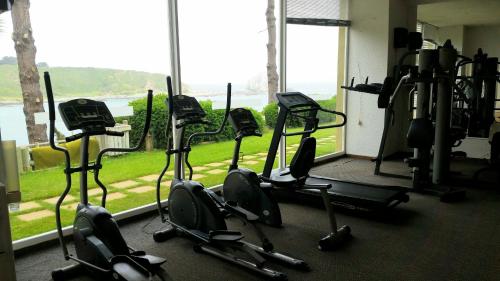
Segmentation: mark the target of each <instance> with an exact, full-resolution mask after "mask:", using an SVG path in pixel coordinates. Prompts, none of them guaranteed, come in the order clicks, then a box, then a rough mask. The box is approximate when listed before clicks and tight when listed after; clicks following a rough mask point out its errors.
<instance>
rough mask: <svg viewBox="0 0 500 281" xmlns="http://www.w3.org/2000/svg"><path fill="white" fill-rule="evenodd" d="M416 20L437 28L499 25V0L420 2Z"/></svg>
mask: <svg viewBox="0 0 500 281" xmlns="http://www.w3.org/2000/svg"><path fill="white" fill-rule="evenodd" d="M419 3H420V5H418V16H417V18H418V20H419V21H422V22H426V23H429V24H432V25H435V26H438V27H442V26H453V25H467V26H477V25H495V24H500V0H458V1H452V0H448V1H429V0H427V1H420V2H419Z"/></svg>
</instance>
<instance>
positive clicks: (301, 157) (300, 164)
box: [263, 137, 316, 189]
mask: <svg viewBox="0 0 500 281" xmlns="http://www.w3.org/2000/svg"><path fill="white" fill-rule="evenodd" d="M315 156H316V139H315V138H313V137H307V138H303V139H302V141H301V142H300V145H299V147H298V149H297V152H296V153H295V155H294V156H293V158H292V161H291V162H290V167H288V168H287V169H285V170H283V171H280V172H275V173H273V174H271V177H270V178H269V179H264V178H263V180H265V181H267V182H269V183H272V184H273V185H274V186H276V187H280V188H292V189H296V188H299V187H302V186H303V185H304V184H305V181H306V178H307V177H308V176H309V171H310V170H311V168H312V167H313V165H314V157H315Z"/></svg>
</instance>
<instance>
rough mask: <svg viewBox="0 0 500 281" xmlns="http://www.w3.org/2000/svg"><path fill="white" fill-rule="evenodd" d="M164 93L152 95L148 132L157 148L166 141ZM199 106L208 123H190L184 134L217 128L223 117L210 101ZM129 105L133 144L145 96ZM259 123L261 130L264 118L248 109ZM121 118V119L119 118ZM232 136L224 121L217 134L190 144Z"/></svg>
mask: <svg viewBox="0 0 500 281" xmlns="http://www.w3.org/2000/svg"><path fill="white" fill-rule="evenodd" d="M166 97H167V96H166V95H165V94H158V95H155V96H154V99H153V110H152V117H151V129H150V132H151V134H152V136H153V147H154V148H159V149H165V148H166V146H167V141H166V137H165V129H166V124H167V118H168V109H167V106H166V104H165V100H166ZM200 105H201V107H202V108H203V110H204V111H205V113H206V114H207V116H206V119H207V120H208V122H209V124H208V125H190V126H188V127H187V129H186V131H185V133H184V135H185V136H186V137H188V136H189V135H191V134H192V133H194V132H207V131H215V130H217V129H218V128H219V126H220V124H221V122H222V120H223V119H224V109H213V108H212V102H211V101H201V102H200ZM130 106H132V107H133V108H134V115H133V116H130V117H128V118H124V119H129V124H130V125H131V126H132V131H131V132H130V144H131V145H135V144H136V143H137V142H138V141H139V138H140V137H141V134H142V129H143V126H144V122H145V118H146V98H142V99H138V100H135V101H132V102H130ZM250 110H251V111H252V113H253V114H254V116H255V119H256V120H257V123H258V124H259V127H260V129H261V130H262V128H263V124H264V120H263V118H262V116H261V114H260V113H258V112H257V111H255V110H253V109H250ZM121 120H123V119H121ZM233 138H234V132H233V129H232V128H231V125H230V124H229V122H227V123H226V126H225V127H224V130H223V131H222V132H221V133H220V134H217V135H214V136H205V137H201V138H195V139H194V140H193V141H192V144H195V143H200V142H204V141H221V140H228V139H233Z"/></svg>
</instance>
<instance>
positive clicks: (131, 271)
mask: <svg viewBox="0 0 500 281" xmlns="http://www.w3.org/2000/svg"><path fill="white" fill-rule="evenodd" d="M113 271H114V272H115V273H116V274H118V275H119V276H120V277H121V278H122V280H127V281H149V280H150V279H149V276H146V275H144V274H142V273H141V272H139V271H137V270H136V269H135V268H134V267H133V266H131V265H130V264H128V263H126V262H118V263H115V264H113ZM115 273H113V274H115Z"/></svg>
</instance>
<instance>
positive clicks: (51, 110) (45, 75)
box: [43, 71, 56, 121]
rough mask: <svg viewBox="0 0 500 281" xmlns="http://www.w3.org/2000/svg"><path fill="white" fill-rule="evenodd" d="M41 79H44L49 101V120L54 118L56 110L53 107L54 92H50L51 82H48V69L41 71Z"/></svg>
mask: <svg viewBox="0 0 500 281" xmlns="http://www.w3.org/2000/svg"><path fill="white" fill-rule="evenodd" d="M43 79H44V80H45V89H46V91H47V99H48V103H49V120H50V121H54V120H56V112H55V108H54V93H53V92H52V83H51V82H50V74H49V72H48V71H45V72H44V73H43Z"/></svg>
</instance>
